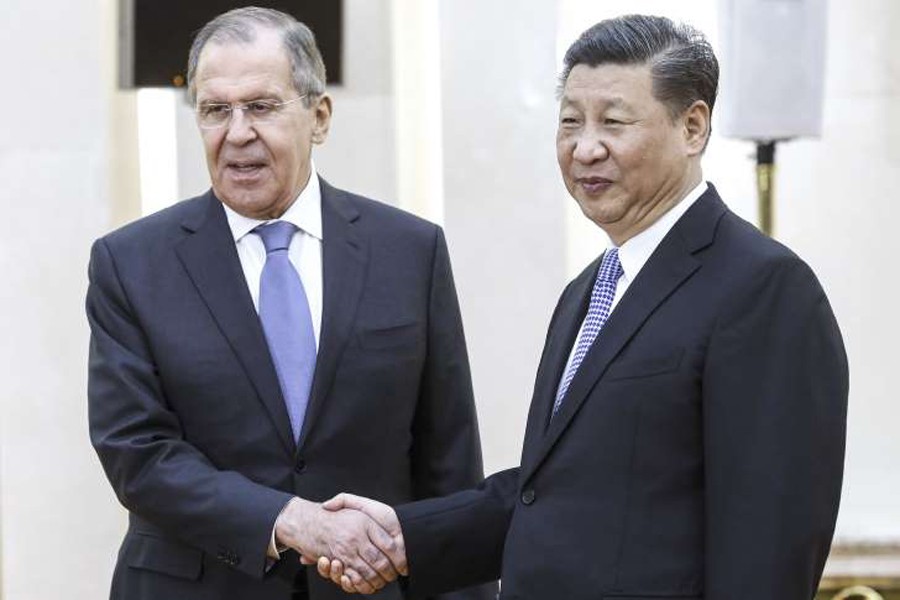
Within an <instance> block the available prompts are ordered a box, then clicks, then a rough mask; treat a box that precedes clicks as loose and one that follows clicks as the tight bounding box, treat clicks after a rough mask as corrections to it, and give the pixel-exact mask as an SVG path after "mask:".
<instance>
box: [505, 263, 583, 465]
mask: <svg viewBox="0 0 900 600" xmlns="http://www.w3.org/2000/svg"><path fill="white" fill-rule="evenodd" d="M599 266H600V261H599V259H598V260H597V261H595V262H594V263H593V264H592V265H591V266H590V268H588V269H585V272H584V273H582V275H581V276H580V277H579V278H578V279H577V280H576V281H574V282H573V283H572V286H571V288H570V289H569V290H568V292H567V293H566V298H565V299H563V300H562V304H561V305H560V308H559V313H558V315H557V317H556V319H555V320H554V322H553V325H552V327H551V329H550V333H549V335H548V336H547V342H546V348H545V349H544V354H543V356H542V357H541V363H540V365H539V367H538V374H537V377H535V387H534V394H533V396H532V401H531V408H530V409H529V412H528V423H527V425H526V428H525V442H524V445H523V449H522V467H523V470H527V467H528V466H529V465H531V464H532V463H533V462H534V460H535V458H536V457H537V453H538V452H539V450H540V449H541V447H542V444H541V442H542V441H543V439H544V435H545V433H546V430H547V424H548V422H549V420H550V411H551V409H552V407H553V401H554V400H555V399H556V390H557V387H559V380H560V379H561V378H562V372H563V369H564V368H565V366H566V363H567V362H568V359H569V354H570V353H571V350H572V344H574V343H575V338H576V336H577V335H578V330H579V329H580V328H581V321H582V320H583V319H584V314H585V313H586V312H587V306H588V302H589V301H590V297H591V288H592V287H593V283H594V279H595V278H596V274H597V269H598V268H599Z"/></svg>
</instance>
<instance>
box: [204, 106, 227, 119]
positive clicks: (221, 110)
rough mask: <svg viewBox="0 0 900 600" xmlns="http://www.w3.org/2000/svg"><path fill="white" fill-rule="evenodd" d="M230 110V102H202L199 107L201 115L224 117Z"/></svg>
mask: <svg viewBox="0 0 900 600" xmlns="http://www.w3.org/2000/svg"><path fill="white" fill-rule="evenodd" d="M230 111H231V105H229V104H201V105H200V109H199V112H200V116H201V117H222V116H225V115H227V114H228V113H229V112H230Z"/></svg>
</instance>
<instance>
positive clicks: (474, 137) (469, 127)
mask: <svg viewBox="0 0 900 600" xmlns="http://www.w3.org/2000/svg"><path fill="white" fill-rule="evenodd" d="M440 25H441V27H440V36H441V49H440V55H441V73H442V86H441V87H442V103H443V105H442V113H443V123H442V125H443V165H444V215H445V216H444V219H445V225H446V230H447V236H448V240H449V244H450V250H451V254H452V260H453V267H454V272H455V276H456V283H457V288H458V292H459V296H460V301H461V303H462V309H463V319H464V323H465V327H466V335H467V338H468V342H469V353H470V358H471V362H472V371H473V379H474V384H475V394H476V398H477V401H478V411H479V417H480V419H481V437H482V443H483V446H484V454H485V467H486V469H487V470H488V471H489V472H490V471H493V470H496V469H499V468H502V467H506V466H511V465H514V464H518V462H519V455H520V453H521V447H522V437H523V433H524V429H525V418H526V415H527V411H528V405H529V403H530V401H531V393H532V388H533V382H534V374H535V371H536V370H537V364H538V359H539V354H540V351H541V348H542V346H543V342H544V334H545V331H546V327H547V323H548V321H549V319H550V314H551V313H552V311H553V308H554V306H555V304H556V299H557V296H558V294H559V293H560V292H561V291H562V288H563V285H564V283H565V224H564V219H563V209H562V206H561V202H562V201H561V198H563V192H562V191H561V190H562V184H561V182H560V177H559V174H558V169H557V166H556V145H555V144H556V143H555V132H556V115H557V107H556V100H555V97H554V92H555V87H556V74H557V65H556V60H555V57H556V54H555V48H556V2H555V1H552V0H522V1H521V2H514V3H512V2H496V1H487V2H485V1H483V0H445V1H443V2H441V3H440Z"/></svg>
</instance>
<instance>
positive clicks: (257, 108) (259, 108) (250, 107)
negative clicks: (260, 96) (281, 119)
mask: <svg viewBox="0 0 900 600" xmlns="http://www.w3.org/2000/svg"><path fill="white" fill-rule="evenodd" d="M275 107H276V104H275V103H274V102H272V101H270V100H254V101H253V102H248V103H247V104H246V106H245V108H246V110H247V111H249V112H250V113H251V114H252V115H253V116H255V117H266V116H268V115H270V114H272V112H274V110H275Z"/></svg>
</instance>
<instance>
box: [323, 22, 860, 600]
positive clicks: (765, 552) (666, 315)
mask: <svg viewBox="0 0 900 600" xmlns="http://www.w3.org/2000/svg"><path fill="white" fill-rule="evenodd" d="M717 80H718V65H717V62H716V58H715V56H714V54H713V52H712V50H711V48H710V46H709V44H708V43H707V42H706V40H705V39H704V37H703V35H702V34H700V33H699V32H697V31H696V30H694V29H692V28H690V27H686V26H679V25H675V24H673V23H672V22H671V21H669V20H668V19H664V18H658V17H646V16H637V15H634V16H626V17H620V18H616V19H611V20H608V21H603V22H601V23H599V24H597V25H595V26H594V27H592V28H590V29H589V30H587V31H586V32H585V33H584V34H583V35H582V36H581V37H580V38H579V39H578V40H577V41H576V42H575V43H574V44H573V45H572V47H571V48H570V49H569V51H568V53H567V54H566V57H565V68H564V71H563V74H562V79H561V85H560V91H559V97H560V111H559V126H558V134H557V157H558V161H559V165H560V169H561V171H562V176H563V179H564V181H565V184H566V187H567V188H568V191H569V193H570V194H571V195H572V196H573V197H574V198H575V201H576V202H577V203H578V205H579V206H580V207H581V210H582V212H583V213H584V214H585V216H586V217H588V218H589V219H590V220H591V221H593V222H594V223H595V224H596V225H597V226H598V227H600V228H602V229H603V230H604V232H606V234H607V235H608V236H609V238H610V241H611V242H612V247H611V248H610V249H608V250H607V251H606V252H605V253H603V255H602V256H601V257H600V258H598V259H597V260H596V261H595V262H593V263H592V264H591V265H589V266H588V267H587V268H586V269H585V270H584V271H583V272H582V273H581V275H579V276H578V277H577V278H575V279H574V280H573V281H572V282H571V283H570V284H569V285H568V286H567V287H566V288H565V290H564V291H563V293H562V296H561V297H560V299H559V303H558V305H557V307H556V310H555V311H554V313H553V317H552V320H551V322H550V327H549V331H548V333H547V339H546V344H545V346H544V351H543V355H542V357H541V362H540V366H539V367H538V372H537V378H536V381H535V389H534V397H533V399H532V404H531V412H530V414H529V418H528V425H527V429H526V432H525V441H524V450H523V454H522V460H521V464H520V466H519V467H517V468H514V469H510V470H508V471H504V472H501V473H498V474H495V475H493V476H492V477H490V478H488V479H487V480H485V481H484V482H483V483H482V484H481V485H480V486H479V487H478V488H477V489H474V490H469V491H464V492H459V493H457V494H453V495H450V496H447V497H444V498H437V499H432V500H425V501H421V502H415V503H411V504H406V505H401V506H399V507H397V508H396V512H395V511H394V509H391V508H390V507H388V506H386V505H384V504H380V503H376V502H373V501H370V500H366V499H365V498H360V497H358V496H354V495H349V494H347V495H342V496H339V497H337V498H335V499H334V500H332V501H331V502H328V503H326V505H325V506H326V508H329V509H334V510H338V509H340V508H354V509H358V510H363V511H366V512H367V513H368V514H370V515H371V516H372V517H373V518H375V519H376V520H378V521H379V522H380V523H381V524H382V525H383V526H384V527H385V528H386V529H387V530H389V531H391V532H392V534H393V535H395V536H397V537H401V536H402V538H403V540H404V542H405V547H406V552H407V556H408V565H409V579H408V581H407V582H406V588H407V591H408V593H409V594H410V597H413V598H415V597H419V596H421V595H427V594H429V593H434V592H438V591H443V590H448V589H453V588H456V587H459V586H463V585H471V584H474V583H476V582H479V581H487V580H489V579H493V578H495V577H497V576H500V577H501V588H502V591H501V597H502V598H504V599H520V600H521V599H541V600H543V599H547V598H565V599H566V600H578V599H581V598H584V599H586V600H587V599H589V598H590V599H596V598H606V599H611V598H617V599H621V600H626V599H627V600H650V599H660V598H679V599H683V600H687V599H699V598H705V599H706V600H759V599H761V598H765V599H766V600H799V599H810V598H812V597H813V595H814V594H815V591H816V588H817V585H818V581H819V577H820V576H821V573H822V569H823V565H824V563H825V559H826V557H827V555H828V550H829V545H830V543H831V538H832V534H833V530H834V524H835V518H836V515H837V508H838V501H839V497H840V488H841V477H842V465H843V455H844V437H845V423H846V405H847V393H848V373H847V362H846V355H845V353H844V347H843V343H842V340H841V335H840V332H839V330H838V327H837V324H836V322H835V319H834V316H833V314H832V311H831V308H830V306H829V303H828V300H827V299H826V297H825V294H824V292H823V290H822V288H821V286H820V285H819V283H818V281H817V280H816V278H815V276H814V275H813V273H812V271H811V270H810V269H809V267H808V266H807V265H806V264H804V263H803V261H801V260H800V259H799V258H798V257H797V256H796V255H795V254H794V253H793V252H791V251H790V250H788V249H787V248H785V247H784V246H782V245H781V244H779V243H777V242H775V241H773V240H771V239H769V238H767V237H766V236H764V235H762V234H761V233H760V232H759V231H757V230H756V229H755V228H754V227H753V226H752V225H750V224H749V223H746V222H745V221H743V220H741V219H740V218H738V217H737V216H735V215H734V214H733V213H732V212H731V211H729V210H728V208H727V207H726V206H725V204H724V203H723V202H722V200H721V199H720V198H719V195H718V194H717V192H716V190H715V188H714V187H713V186H712V185H711V184H708V183H706V182H705V181H704V180H703V177H702V172H701V166H700V159H701V155H702V153H703V150H704V148H705V147H706V143H707V141H708V139H709V131H710V118H711V113H712V109H713V106H714V104H715V97H716V88H717ZM319 570H320V573H321V574H322V575H324V576H326V577H331V578H332V579H333V580H335V582H337V583H340V584H341V585H343V586H344V588H345V589H346V590H347V591H351V590H352V589H353V585H352V583H351V582H350V580H349V579H347V578H346V576H345V577H344V578H342V577H341V575H342V572H343V570H344V569H343V565H342V564H341V562H340V561H329V560H328V558H327V557H325V558H322V559H320V561H319ZM349 570H350V569H348V571H349Z"/></svg>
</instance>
